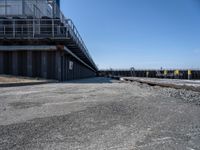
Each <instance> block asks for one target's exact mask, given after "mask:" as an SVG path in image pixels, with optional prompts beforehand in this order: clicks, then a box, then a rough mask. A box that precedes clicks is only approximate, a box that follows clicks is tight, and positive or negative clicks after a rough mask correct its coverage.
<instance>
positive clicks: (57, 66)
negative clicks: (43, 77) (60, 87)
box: [55, 51, 61, 81]
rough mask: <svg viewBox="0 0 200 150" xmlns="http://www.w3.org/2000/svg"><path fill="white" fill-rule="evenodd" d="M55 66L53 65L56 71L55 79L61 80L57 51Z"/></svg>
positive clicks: (59, 58)
mask: <svg viewBox="0 0 200 150" xmlns="http://www.w3.org/2000/svg"><path fill="white" fill-rule="evenodd" d="M55 57H56V61H55V62H56V64H55V65H56V67H55V69H56V70H55V72H56V79H57V80H59V81H61V54H60V52H59V51H56V56H55Z"/></svg>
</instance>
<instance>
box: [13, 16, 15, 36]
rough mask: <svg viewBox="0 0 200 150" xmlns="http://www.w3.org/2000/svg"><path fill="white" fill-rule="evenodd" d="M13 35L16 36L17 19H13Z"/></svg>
mask: <svg viewBox="0 0 200 150" xmlns="http://www.w3.org/2000/svg"><path fill="white" fill-rule="evenodd" d="M13 37H15V20H14V19H13Z"/></svg>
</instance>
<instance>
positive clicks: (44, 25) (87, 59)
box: [0, 0, 98, 81]
mask: <svg viewBox="0 0 200 150" xmlns="http://www.w3.org/2000/svg"><path fill="white" fill-rule="evenodd" d="M23 1H26V0H23ZM32 1H34V0H32ZM44 1H45V0H44ZM47 2H48V5H51V6H52V7H51V8H52V13H49V12H48V14H52V16H42V15H39V17H38V16H35V15H34V14H35V13H34V14H33V15H30V14H29V15H26V14H23V15H20V16H19V15H13V14H12V15H5V14H1V15H0V74H11V75H20V76H29V77H41V78H48V79H56V80H59V81H65V80H72V79H79V78H85V77H93V76H96V73H97V70H98V69H97V67H96V65H95V63H94V61H93V60H92V58H91V56H90V54H89V52H88V50H87V48H86V46H85V44H84V42H83V40H82V38H81V36H80V35H79V33H78V31H77V29H76V27H75V26H74V24H73V22H72V21H71V20H70V19H66V18H65V17H64V16H63V15H62V13H61V12H60V11H59V13H58V8H59V7H57V4H56V3H59V1H55V2H54V1H47ZM55 5H56V7H55ZM48 9H49V8H48ZM54 11H56V13H54ZM0 13H1V12H0ZM55 14H56V15H55ZM58 14H59V15H58ZM37 15H38V13H37Z"/></svg>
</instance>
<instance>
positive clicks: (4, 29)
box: [3, 25, 6, 36]
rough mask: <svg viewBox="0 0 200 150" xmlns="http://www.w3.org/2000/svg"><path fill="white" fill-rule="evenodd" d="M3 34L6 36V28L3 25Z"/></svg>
mask: <svg viewBox="0 0 200 150" xmlns="http://www.w3.org/2000/svg"><path fill="white" fill-rule="evenodd" d="M3 34H4V36H5V35H6V27H5V25H4V26H3Z"/></svg>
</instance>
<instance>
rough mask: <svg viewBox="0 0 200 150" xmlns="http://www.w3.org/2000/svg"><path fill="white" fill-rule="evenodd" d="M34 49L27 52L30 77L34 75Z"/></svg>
mask: <svg viewBox="0 0 200 150" xmlns="http://www.w3.org/2000/svg"><path fill="white" fill-rule="evenodd" d="M32 63H33V62H32V51H28V52H27V75H28V76H29V77H32V76H33V71H32V70H33V64H32Z"/></svg>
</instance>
